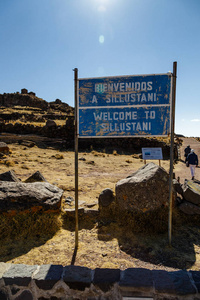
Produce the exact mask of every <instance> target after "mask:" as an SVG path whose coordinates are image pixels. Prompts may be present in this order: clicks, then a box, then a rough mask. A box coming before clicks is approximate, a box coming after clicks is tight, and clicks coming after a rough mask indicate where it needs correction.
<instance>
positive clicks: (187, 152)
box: [184, 145, 191, 163]
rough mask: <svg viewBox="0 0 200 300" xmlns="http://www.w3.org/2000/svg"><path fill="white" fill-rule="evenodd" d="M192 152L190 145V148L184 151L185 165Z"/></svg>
mask: <svg viewBox="0 0 200 300" xmlns="http://www.w3.org/2000/svg"><path fill="white" fill-rule="evenodd" d="M190 151H191V148H190V145H188V146H187V147H186V148H185V149H184V152H185V154H184V156H185V163H186V161H187V157H188V154H189V153H190Z"/></svg>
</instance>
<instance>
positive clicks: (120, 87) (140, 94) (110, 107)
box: [78, 74, 171, 138]
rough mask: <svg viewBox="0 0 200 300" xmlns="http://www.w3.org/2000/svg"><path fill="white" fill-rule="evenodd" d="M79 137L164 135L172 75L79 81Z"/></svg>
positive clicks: (166, 125)
mask: <svg viewBox="0 0 200 300" xmlns="http://www.w3.org/2000/svg"><path fill="white" fill-rule="evenodd" d="M78 83H79V88H78V90H79V96H78V120H79V123H78V134H79V137H82V138H86V137H99V138H100V137H130V136H163V135H168V133H169V131H170V110H171V109H170V108H171V74H159V75H140V76H120V77H118V76H117V77H106V78H87V79H79V82H78Z"/></svg>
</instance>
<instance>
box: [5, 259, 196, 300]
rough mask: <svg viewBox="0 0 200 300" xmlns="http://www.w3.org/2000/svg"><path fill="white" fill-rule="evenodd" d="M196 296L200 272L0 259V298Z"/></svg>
mask: <svg viewBox="0 0 200 300" xmlns="http://www.w3.org/2000/svg"><path fill="white" fill-rule="evenodd" d="M123 297H127V298H126V299H128V298H129V297H130V299H131V297H138V298H141V297H145V299H146V298H150V299H157V300H158V299H174V300H175V299H176V300H179V299H190V300H192V299H195V300H197V299H200V272H198V271H186V270H178V271H170V272H169V271H164V270H149V269H144V268H129V269H126V270H124V271H122V270H119V269H100V268H97V269H95V270H92V269H89V268H86V267H80V266H74V265H70V266H65V267H63V266H61V265H41V266H39V265H34V266H30V265H23V264H11V263H0V299H1V300H36V299H37V300H64V299H65V300H66V299H67V300H72V299H76V300H78V299H80V300H104V299H105V300H108V299H109V300H111V299H114V300H118V299H123Z"/></svg>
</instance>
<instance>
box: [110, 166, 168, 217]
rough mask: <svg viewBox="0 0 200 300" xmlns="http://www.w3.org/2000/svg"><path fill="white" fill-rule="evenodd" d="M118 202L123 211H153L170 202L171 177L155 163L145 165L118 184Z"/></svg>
mask: <svg viewBox="0 0 200 300" xmlns="http://www.w3.org/2000/svg"><path fill="white" fill-rule="evenodd" d="M116 202H117V205H118V207H119V209H120V210H121V211H139V212H147V211H153V210H156V209H158V208H160V207H161V206H167V205H168V202H169V175H168V173H167V172H166V171H165V169H163V168H162V167H159V166H158V165H156V164H154V163H149V164H146V165H144V166H143V167H142V168H140V169H139V170H137V171H136V172H135V173H133V174H132V175H130V176H128V177H127V178H125V179H122V180H120V181H119V182H118V183H117V184H116Z"/></svg>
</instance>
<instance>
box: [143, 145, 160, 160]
mask: <svg viewBox="0 0 200 300" xmlns="http://www.w3.org/2000/svg"><path fill="white" fill-rule="evenodd" d="M142 158H143V159H145V160H146V159H163V154H162V148H142Z"/></svg>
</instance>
